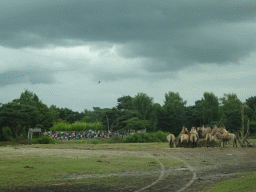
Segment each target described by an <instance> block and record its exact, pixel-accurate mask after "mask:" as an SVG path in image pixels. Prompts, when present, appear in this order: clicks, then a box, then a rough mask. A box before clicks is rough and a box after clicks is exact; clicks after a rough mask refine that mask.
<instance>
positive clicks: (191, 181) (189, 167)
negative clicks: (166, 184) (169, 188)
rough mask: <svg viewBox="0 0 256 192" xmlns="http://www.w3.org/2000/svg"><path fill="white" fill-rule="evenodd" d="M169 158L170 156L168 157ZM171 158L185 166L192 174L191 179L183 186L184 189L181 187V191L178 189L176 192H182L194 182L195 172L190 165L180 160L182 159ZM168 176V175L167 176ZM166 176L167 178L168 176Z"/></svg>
mask: <svg viewBox="0 0 256 192" xmlns="http://www.w3.org/2000/svg"><path fill="white" fill-rule="evenodd" d="M162 153H164V154H166V155H169V154H167V153H165V152H162ZM169 156H170V155H169ZM170 157H171V158H174V159H176V160H178V161H182V162H183V163H184V164H185V166H186V167H187V168H188V169H189V170H190V171H191V172H192V173H193V178H192V179H191V180H190V181H189V182H188V183H187V184H186V185H185V186H184V187H182V188H181V189H179V190H178V191H177V192H182V191H184V190H185V189H187V188H188V187H189V186H190V185H192V183H193V182H194V181H195V180H196V172H195V171H194V169H193V168H192V167H191V166H190V165H188V164H187V163H186V162H185V161H184V160H182V159H180V158H178V157H174V156H170ZM168 175H169V174H168ZM168 175H167V176H168Z"/></svg>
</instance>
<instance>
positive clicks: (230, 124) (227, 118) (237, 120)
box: [219, 93, 243, 131]
mask: <svg viewBox="0 0 256 192" xmlns="http://www.w3.org/2000/svg"><path fill="white" fill-rule="evenodd" d="M219 100H220V101H221V105H220V106H219V114H220V118H221V120H220V121H222V122H223V123H224V124H225V126H226V127H227V129H228V130H234V131H237V130H239V129H240V128H241V126H242V124H241V106H242V105H243V103H242V102H241V101H240V100H239V99H238V98H237V96H236V94H233V93H232V94H224V97H222V98H220V99H219Z"/></svg>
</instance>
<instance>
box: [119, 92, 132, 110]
mask: <svg viewBox="0 0 256 192" xmlns="http://www.w3.org/2000/svg"><path fill="white" fill-rule="evenodd" d="M132 100H133V98H132V97H131V96H129V95H127V96H122V97H119V98H117V106H116V107H117V109H118V110H131V109H133V105H132Z"/></svg>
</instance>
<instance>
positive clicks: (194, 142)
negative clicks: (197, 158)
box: [190, 133, 198, 148]
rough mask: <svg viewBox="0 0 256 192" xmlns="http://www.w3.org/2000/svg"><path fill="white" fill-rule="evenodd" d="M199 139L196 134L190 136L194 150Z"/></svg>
mask: <svg viewBox="0 0 256 192" xmlns="http://www.w3.org/2000/svg"><path fill="white" fill-rule="evenodd" d="M197 138H198V136H197V135H196V134H195V133H191V134H190V141H191V142H192V143H193V146H192V148H194V146H195V145H196V146H197Z"/></svg>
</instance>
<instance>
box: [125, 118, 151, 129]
mask: <svg viewBox="0 0 256 192" xmlns="http://www.w3.org/2000/svg"><path fill="white" fill-rule="evenodd" d="M123 122H124V123H126V124H127V126H126V127H125V129H129V130H130V129H133V130H141V129H144V128H147V127H148V126H149V121H147V120H141V119H139V118H138V117H133V118H131V119H129V120H126V121H123Z"/></svg>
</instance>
